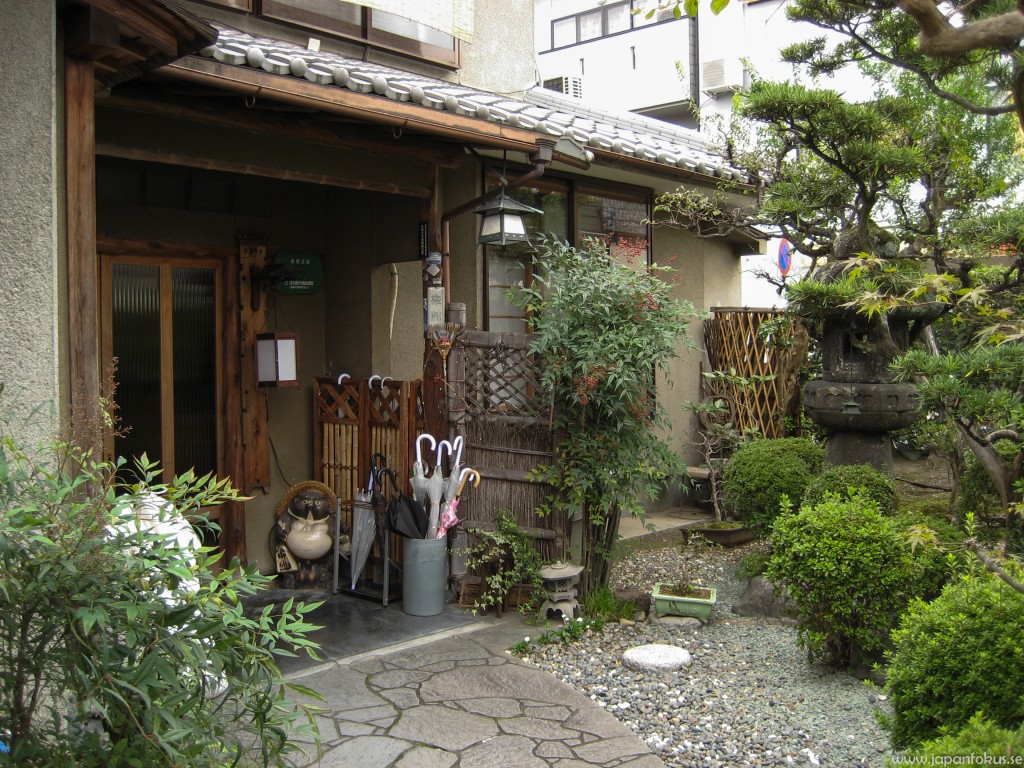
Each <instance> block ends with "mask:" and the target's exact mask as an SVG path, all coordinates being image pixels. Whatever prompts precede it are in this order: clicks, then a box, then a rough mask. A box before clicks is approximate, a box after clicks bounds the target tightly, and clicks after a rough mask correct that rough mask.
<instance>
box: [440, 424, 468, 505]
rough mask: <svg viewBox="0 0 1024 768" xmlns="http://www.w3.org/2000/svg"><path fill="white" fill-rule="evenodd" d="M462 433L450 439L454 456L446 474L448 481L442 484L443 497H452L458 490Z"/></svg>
mask: <svg viewBox="0 0 1024 768" xmlns="http://www.w3.org/2000/svg"><path fill="white" fill-rule="evenodd" d="M463 442H464V441H463V439H462V435H459V436H458V437H456V438H455V439H454V440H453V441H452V454H454V456H455V458H454V459H453V461H452V471H451V473H450V474H449V475H448V482H446V483H445V485H444V498H445V499H454V498H455V496H456V495H457V493H458V490H459V480H460V479H461V477H462V475H461V474H460V472H461V470H462V446H463Z"/></svg>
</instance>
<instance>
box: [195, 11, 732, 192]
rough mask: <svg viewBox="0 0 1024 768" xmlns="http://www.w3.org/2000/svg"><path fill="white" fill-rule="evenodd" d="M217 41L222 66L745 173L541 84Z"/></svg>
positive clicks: (694, 145) (693, 142)
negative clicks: (462, 78)
mask: <svg viewBox="0 0 1024 768" xmlns="http://www.w3.org/2000/svg"><path fill="white" fill-rule="evenodd" d="M214 26H215V27H216V28H217V31H218V33H219V35H218V39H217V42H216V43H215V44H213V45H211V46H209V47H207V48H205V49H203V50H202V51H201V55H202V56H206V57H210V58H213V59H215V60H216V61H219V62H221V63H223V64H228V65H232V66H239V67H251V68H254V69H261V70H263V71H265V72H269V73H271V74H276V75H284V76H290V77H295V78H304V79H306V80H309V81H311V82H314V83H318V84H321V85H328V86H334V87H337V88H347V89H349V90H351V91H355V92H358V93H364V94H369V95H376V96H378V97H380V98H382V99H391V100H392V101H403V102H411V103H412V104H418V105H421V106H423V107H426V108H429V109H436V110H444V111H446V112H450V113H453V114H457V115H462V116H466V117H470V118H474V119H479V120H487V121H490V122H494V123H505V124H507V125H510V126H513V127H515V128H520V129H524V130H528V131H534V132H536V133H539V134H541V135H544V136H549V137H552V138H556V139H557V138H559V137H561V136H563V135H568V136H570V137H572V138H573V139H575V140H576V141H577V142H578V143H579V144H581V145H583V146H584V147H588V148H591V149H600V150H604V151H605V152H608V153H610V154H611V155H612V156H614V155H622V156H624V157H626V156H628V157H633V158H639V159H641V160H646V161H649V162H651V163H654V164H656V165H664V166H670V167H673V168H681V169H684V170H687V171H691V172H693V173H697V174H703V175H707V176H713V177H717V178H720V179H735V180H737V181H743V180H744V178H743V174H742V173H741V172H740V171H738V170H737V169H735V168H731V167H730V166H729V165H728V164H727V163H726V162H725V161H724V159H723V158H722V157H720V156H718V155H716V154H714V153H713V152H711V151H709V150H708V148H707V145H706V144H705V143H704V141H703V140H702V138H701V136H700V135H699V134H698V133H696V132H695V131H691V130H688V129H685V128H678V127H675V126H672V125H671V124H669V123H663V122H660V121H658V120H652V119H650V118H645V117H642V116H639V115H634V114H612V113H609V112H603V111H598V110H594V109H591V108H589V107H587V106H586V105H585V104H584V103H583V102H580V101H578V100H576V99H571V98H569V97H565V96H562V95H561V94H558V93H555V92H553V91H548V90H545V89H542V88H533V89H531V90H529V91H528V92H527V93H526V95H525V98H524V99H514V98H509V97H508V96H503V95H500V94H495V93H488V92H487V91H481V90H477V89H475V88H468V87H466V86H464V85H459V84H457V83H451V82H448V81H446V80H439V79H437V78H432V77H428V76H426V75H420V74H415V73H412V72H406V71H404V70H401V69H396V68H395V67H389V66H385V65H382V64H376V63H373V62H368V61H362V60H360V59H353V58H349V57H346V56H342V55H340V54H337V53H331V52H326V51H313V50H309V49H306V48H303V47H301V46H299V45H296V44H294V43H289V42H285V41H282V40H275V39H273V38H269V37H262V36H259V35H253V34H250V33H248V32H242V31H239V30H237V29H232V28H230V27H226V26H223V25H219V24H215V25H214Z"/></svg>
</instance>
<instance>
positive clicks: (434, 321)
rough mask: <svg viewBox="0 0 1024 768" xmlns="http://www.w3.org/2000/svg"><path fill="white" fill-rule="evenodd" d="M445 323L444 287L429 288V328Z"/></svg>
mask: <svg viewBox="0 0 1024 768" xmlns="http://www.w3.org/2000/svg"><path fill="white" fill-rule="evenodd" d="M443 324H444V288H443V287H442V288H435V287H433V286H431V287H429V288H427V326H426V327H427V328H429V327H430V326H432V325H443Z"/></svg>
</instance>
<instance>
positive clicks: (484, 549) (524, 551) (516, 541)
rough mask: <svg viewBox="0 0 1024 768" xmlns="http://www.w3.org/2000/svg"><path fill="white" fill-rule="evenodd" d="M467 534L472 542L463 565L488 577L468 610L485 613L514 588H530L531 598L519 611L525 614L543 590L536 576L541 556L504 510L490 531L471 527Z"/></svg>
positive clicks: (540, 579) (510, 515)
mask: <svg viewBox="0 0 1024 768" xmlns="http://www.w3.org/2000/svg"><path fill="white" fill-rule="evenodd" d="M471 534H472V538H473V539H475V541H473V543H472V544H471V545H470V546H469V547H468V548H467V550H466V565H467V566H468V567H469V568H470V569H476V570H485V571H486V572H487V574H488V575H487V580H486V583H485V584H483V585H482V588H481V590H480V595H479V596H478V597H477V598H476V600H475V601H474V602H473V607H472V610H473V611H474V612H476V611H485V610H487V609H488V608H492V607H494V606H497V605H502V604H504V602H505V600H506V598H507V597H508V595H509V593H510V592H511V591H512V589H513V588H514V587H517V586H518V585H527V586H528V587H530V588H531V599H530V600H529V601H527V602H524V603H521V604H520V605H519V610H520V611H522V612H524V613H525V612H528V611H530V610H532V609H533V608H535V607H536V604H537V602H538V601H539V599H540V597H541V595H542V593H543V589H544V580H543V579H542V578H541V577H540V568H541V564H542V562H541V557H540V553H539V552H538V551H537V548H536V547H535V546H534V545H533V540H532V539H530V537H529V536H527V535H526V533H525V532H524V531H523V529H522V528H520V527H519V524H518V523H516V520H515V518H514V517H513V516H512V513H511V512H510V511H509V510H507V509H502V510H498V513H497V516H496V517H495V519H494V528H487V529H485V528H474V529H472V530H471Z"/></svg>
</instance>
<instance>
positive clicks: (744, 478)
mask: <svg viewBox="0 0 1024 768" xmlns="http://www.w3.org/2000/svg"><path fill="white" fill-rule="evenodd" d="M823 457H824V454H823V452H822V450H821V448H820V447H818V446H817V445H815V444H814V443H812V442H811V441H810V440H807V439H804V438H797V437H787V438H780V439H776V440H755V441H754V442H752V443H747V444H745V445H742V446H740V448H739V449H737V451H736V453H735V454H733V456H732V458H730V459H729V461H728V462H727V463H726V465H725V470H724V472H723V474H722V486H723V491H724V493H725V500H726V504H727V505H728V506H729V507H730V508H731V509H732V510H733V511H734V513H736V514H737V515H738V516H739V517H740V519H741V520H742V521H743V522H744V523H745V524H746V525H751V526H752V525H762V526H764V528H766V529H767V528H768V527H770V526H771V523H772V521H773V520H775V517H776V515H778V513H779V505H780V503H781V502H782V498H783V496H788V497H789V498H790V499H791V500H792V501H795V502H796V501H799V500H800V499H802V498H803V495H804V491H805V490H806V489H807V485H808V483H810V481H811V476H812V473H813V472H816V471H817V470H818V469H820V467H821V463H822V461H823V460H824V458H823Z"/></svg>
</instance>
